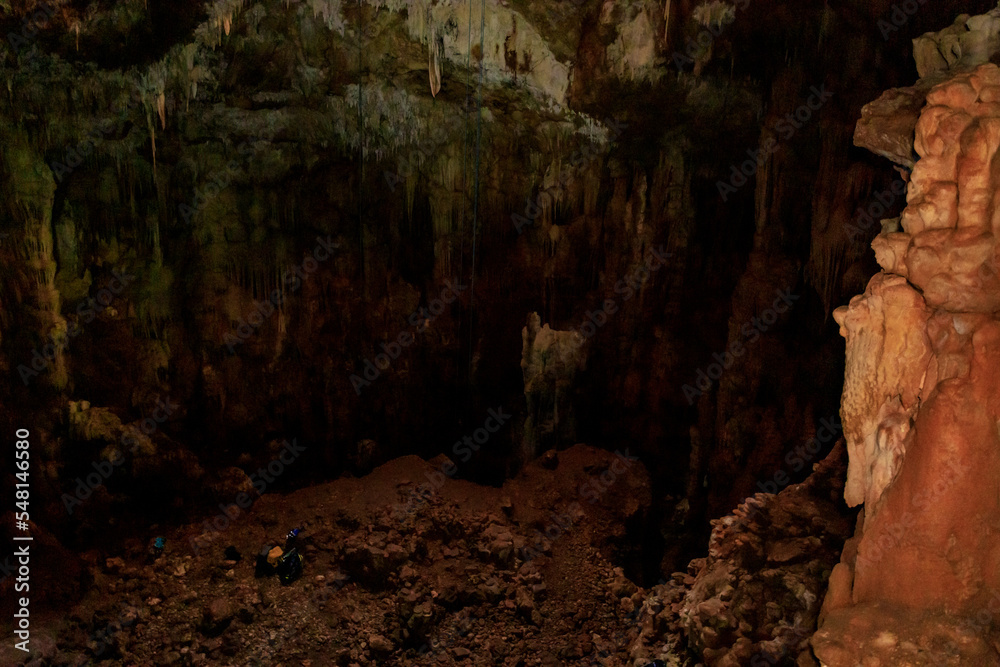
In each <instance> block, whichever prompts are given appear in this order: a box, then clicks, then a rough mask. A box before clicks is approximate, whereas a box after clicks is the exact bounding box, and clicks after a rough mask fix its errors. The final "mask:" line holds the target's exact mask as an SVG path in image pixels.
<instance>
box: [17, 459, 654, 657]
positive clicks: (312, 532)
mask: <svg viewBox="0 0 1000 667" xmlns="http://www.w3.org/2000/svg"><path fill="white" fill-rule="evenodd" d="M443 462H444V459H443V458H442V457H439V459H437V460H434V461H431V462H425V461H423V460H421V459H419V458H417V457H414V456H408V457H403V458H400V459H395V460H393V461H390V462H388V463H386V464H384V465H382V466H381V467H379V468H377V469H375V470H374V471H373V472H372V473H370V474H369V475H367V476H365V477H363V478H360V479H357V478H352V477H346V478H342V479H339V480H336V481H333V482H329V483H326V484H322V485H318V486H313V487H309V488H304V489H300V490H298V491H295V492H292V493H290V494H287V495H278V494H265V495H263V496H259V497H256V502H254V503H253V504H252V505H251V506H250V507H248V508H247V509H246V510H239V509H238V507H237V506H236V505H232V507H230V512H231V513H232V514H233V517H232V518H231V520H230V519H229V518H227V520H226V521H223V520H222V519H221V518H219V517H221V516H222V515H221V509H219V512H220V515H219V517H208V522H207V523H202V524H201V525H188V526H182V527H177V528H175V529H173V530H164V531H163V532H162V533H161V534H163V535H165V537H166V547H165V549H164V551H163V553H162V554H161V555H159V556H158V557H154V556H153V555H151V554H150V553H148V547H147V543H146V542H143V541H141V540H140V539H138V538H134V539H131V540H129V541H127V542H126V543H125V544H124V545H123V546H122V548H121V550H120V551H119V552H117V553H110V552H100V553H99V552H97V551H92V552H87V553H86V554H84V560H85V561H86V562H87V563H88V570H89V571H90V575H91V576H92V579H93V581H92V584H91V585H89V586H88V588H87V591H86V592H85V594H84V595H83V597H82V599H80V600H79V601H78V602H77V603H75V604H74V605H73V606H72V607H71V608H70V609H69V610H68V611H66V610H61V611H59V612H58V613H54V614H50V615H49V616H48V618H47V620H42V619H38V620H36V627H35V631H34V632H33V641H34V645H35V647H36V653H37V654H38V655H39V656H42V660H41V662H39V663H38V664H52V665H84V664H115V665H189V664H212V665H277V666H280V665H302V666H310V665H314V666H319V665H345V666H348V665H374V664H379V665H564V664H579V665H626V664H632V661H630V660H629V656H628V654H627V648H628V647H629V646H630V644H631V643H632V642H633V640H634V639H635V637H636V636H637V635H638V632H639V627H638V623H637V621H636V620H635V617H636V613H635V612H634V610H637V609H638V608H639V607H641V604H642V599H643V594H644V593H643V589H641V588H639V587H637V586H636V584H635V583H633V582H632V581H630V580H629V579H628V578H627V577H626V576H625V573H624V570H623V569H622V568H621V567H617V566H616V565H617V563H623V562H625V560H626V559H627V558H628V554H629V553H631V551H632V547H631V544H632V543H633V542H634V537H635V536H630V535H628V534H627V533H626V532H625V528H624V526H626V525H635V524H636V518H637V517H639V516H641V515H642V514H643V513H644V512H646V511H647V510H648V506H649V499H650V490H649V477H648V474H647V472H646V471H645V469H644V468H642V466H641V464H639V463H638V462H637V461H630V460H629V459H628V457H625V456H616V455H615V454H614V453H611V452H607V451H604V450H599V449H595V448H592V447H588V446H585V445H577V446H575V447H572V448H570V449H567V450H564V451H562V452H559V453H558V454H557V455H556V454H555V452H552V453H550V455H548V456H545V457H542V458H541V459H539V460H537V461H535V462H533V463H531V464H529V465H528V466H527V467H526V468H525V469H524V470H523V471H522V472H521V473H520V474H519V475H518V476H517V477H516V478H514V479H512V480H509V481H508V482H507V483H506V484H505V485H504V486H503V487H502V488H492V487H484V486H480V485H477V484H474V483H471V482H467V481H464V480H460V479H454V478H449V477H447V476H445V475H443V474H441V473H439V472H437V470H438V468H440V467H441V466H442V464H443ZM421 485H424V488H425V489H430V490H431V492H430V494H429V495H428V496H427V499H426V500H425V501H420V500H419V496H418V495H416V493H415V489H416V488H417V487H419V486H421ZM223 507H226V504H223ZM212 522H214V524H215V526H216V527H215V528H207V527H206V526H211V525H212ZM226 523H228V524H229V525H228V526H226ZM292 527H301V528H302V529H303V532H302V533H301V534H300V535H299V537H298V538H297V539H296V547H297V548H298V549H299V551H300V552H301V554H302V555H303V557H304V560H303V573H302V576H301V578H299V579H298V580H296V581H293V582H292V583H291V584H289V585H282V584H281V583H280V582H279V580H278V577H277V576H275V575H272V576H265V577H260V578H258V577H256V576H255V571H254V570H255V559H256V555H257V553H258V552H259V551H260V549H261V548H262V547H263V546H264V545H265V544H266V545H284V541H285V535H286V533H287V531H288V530H289V529H291V528H292ZM161 530H163V529H161ZM546 532H547V533H548V535H549V538H546V539H542V538H541V534H542V533H546ZM149 537H150V539H152V537H153V535H150V536H149ZM228 547H234V548H235V549H236V550H237V551H238V552H239V553H240V555H241V559H240V560H239V561H232V560H226V555H225V552H226V550H227V548H228ZM526 549H528V551H526ZM531 549H535V551H531ZM230 555H232V552H230ZM37 624H40V625H37ZM21 655H23V654H21ZM20 659H23V658H21V657H18V658H17V659H16V660H15V662H16V661H17V660H20ZM6 664H14V662H11V663H6ZM32 664H34V663H32Z"/></svg>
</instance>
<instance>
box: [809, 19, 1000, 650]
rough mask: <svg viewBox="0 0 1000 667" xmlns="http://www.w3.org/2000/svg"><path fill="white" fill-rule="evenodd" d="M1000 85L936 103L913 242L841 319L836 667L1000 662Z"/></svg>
mask: <svg viewBox="0 0 1000 667" xmlns="http://www.w3.org/2000/svg"><path fill="white" fill-rule="evenodd" d="M990 25H992V23H991V24H990ZM963 62H964V61H963ZM998 86H1000V68H998V67H997V66H995V65H993V64H982V65H979V66H977V67H975V68H974V69H964V70H961V71H957V72H953V73H951V74H950V75H948V77H947V79H946V80H944V81H942V82H940V83H938V84H937V85H935V86H934V87H933V88H932V89H931V90H930V92H929V93H928V94H927V106H926V107H924V109H923V111H922V112H921V115H920V118H919V120H918V121H917V123H916V124H915V137H914V148H915V150H916V152H917V153H918V154H919V156H920V159H919V160H918V161H917V162H916V163H915V165H914V167H913V172H912V174H911V177H910V183H909V188H908V192H907V207H906V209H905V210H904V211H903V213H902V215H901V217H900V224H901V226H902V229H903V231H902V232H896V231H890V230H888V229H887V230H885V231H884V232H883V233H882V234H881V235H880V236H879V237H878V238H876V240H875V241H874V242H873V243H872V247H873V248H874V249H875V252H876V259H877V260H878V262H879V264H880V265H881V266H882V267H883V269H884V270H885V272H883V273H881V274H879V275H877V276H875V277H874V278H872V280H871V282H870V283H869V284H868V288H867V289H866V291H865V294H864V295H861V296H858V297H855V298H854V299H852V300H851V303H850V305H849V306H846V307H841V308H838V309H837V311H836V312H835V314H834V316H835V318H836V320H837V322H838V323H839V324H840V325H841V334H842V335H844V337H845V338H846V339H847V366H846V377H845V383H844V394H843V400H842V406H841V414H842V417H843V423H844V434H845V437H846V439H847V444H848V452H849V454H850V464H849V468H848V479H847V485H846V491H845V498H846V499H847V501H848V503H849V504H851V505H858V504H861V503H864V513H863V518H862V520H860V521H859V525H858V530H857V534H856V536H855V538H854V539H853V540H851V543H850V546H849V548H847V549H845V551H844V554H843V555H842V558H841V564H840V565H838V566H837V568H836V569H835V570H834V573H833V575H832V576H831V583H830V589H829V591H828V594H827V598H826V601H825V603H824V608H823V613H822V621H821V629H820V632H818V633H817V634H816V635H815V636H814V638H813V642H812V643H813V647H814V650H815V653H816V656H817V657H818V658H819V659H820V662H821V663H822V664H824V665H829V666H830V667H839V666H845V667H846V666H853V665H855V664H858V663H859V662H860V661H861V660H862V658H864V660H865V661H866V662H865V663H864V664H869V663H870V664H893V665H925V664H926V665H932V664H933V665H950V664H956V665H958V664H969V665H971V664H976V665H988V664H989V665H996V664H1000V652H998V651H997V648H996V646H997V645H998V644H997V642H996V641H995V640H996V637H992V636H991V629H992V628H993V627H994V626H995V625H996V623H995V621H996V620H997V619H995V618H994V616H995V615H996V613H998V612H1000V608H998V609H992V608H991V607H990V605H991V604H992V603H993V602H996V601H1000V597H998V596H997V591H1000V567H998V566H1000V531H998V528H1000V523H998V519H997V518H996V517H998V516H1000V434H998V429H997V425H998V422H1000V372H998V371H1000V321H998V320H997V317H996V313H997V312H998V311H1000V282H998V280H997V266H998V264H997V242H996V233H997V229H998V228H1000V214H997V213H996V211H997V210H998V204H1000V200H998V198H997V195H996V193H997V192H998V191H1000V174H998V173H997V171H996V169H995V168H994V166H993V165H994V164H995V162H996V160H997V153H998V150H1000V107H998V105H997V99H1000V95H998V92H997V91H998ZM904 116H905V114H904ZM869 120H870V119H869ZM903 120H905V119H896V121H894V123H891V124H890V129H891V128H893V127H895V126H896V125H898V123H900V122H903ZM867 122H869V121H867V120H864V119H863V120H862V123H860V124H859V132H860V131H861V126H862V125H864V124H865V123H867ZM865 131H866V132H868V131H869V130H865ZM887 131H888V130H887ZM870 147H872V148H873V149H875V150H876V152H881V153H883V154H885V152H884V151H880V150H877V147H876V146H870ZM897 161H898V160H897ZM855 547H856V548H855Z"/></svg>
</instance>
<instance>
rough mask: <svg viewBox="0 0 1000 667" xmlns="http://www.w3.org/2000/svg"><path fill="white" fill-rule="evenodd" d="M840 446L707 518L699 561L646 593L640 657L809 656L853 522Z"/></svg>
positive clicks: (731, 663)
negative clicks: (792, 479) (799, 475)
mask: <svg viewBox="0 0 1000 667" xmlns="http://www.w3.org/2000/svg"><path fill="white" fill-rule="evenodd" d="M845 464H846V461H845V452H844V449H843V446H842V445H838V446H837V447H836V448H835V449H834V450H833V452H831V453H830V455H829V456H827V458H826V459H824V460H823V461H822V462H821V463H819V464H817V466H816V471H815V472H814V473H813V475H812V476H810V477H809V479H807V480H806V481H805V482H803V483H801V484H796V485H792V486H790V487H788V488H786V489H785V490H783V491H782V492H781V493H779V494H777V495H774V494H768V493H759V494H757V495H756V496H753V497H751V498H748V499H747V500H746V502H744V503H743V504H741V505H740V506H739V507H738V508H737V509H736V511H735V512H734V513H733V514H731V515H729V516H726V517H723V518H721V519H717V520H716V521H714V522H713V524H714V529H713V531H712V537H711V540H710V542H709V552H708V557H707V558H700V559H696V560H694V561H692V562H691V564H690V566H689V567H688V571H687V572H686V573H683V572H681V573H675V574H674V575H673V576H672V578H671V580H670V581H669V582H667V583H666V584H663V585H660V586H657V587H655V588H654V589H653V590H652V591H651V593H650V595H649V596H648V597H647V598H646V600H645V603H644V606H643V609H642V614H641V615H640V622H641V624H642V633H641V635H640V637H639V639H638V640H637V641H636V642H635V644H633V646H632V657H633V658H634V659H636V662H635V664H645V663H644V662H643V661H642V660H640V658H642V659H645V658H649V659H652V658H661V659H664V660H666V661H667V662H668V664H672V665H686V664H694V663H695V662H699V663H700V664H704V665H709V666H712V667H714V666H726V667H736V666H737V665H751V664H769V665H774V664H781V665H791V664H794V663H795V661H796V660H797V659H798V657H799V656H800V654H803V653H805V654H807V655H808V653H809V647H808V642H809V637H810V635H812V633H813V632H814V630H815V627H816V620H817V617H818V615H819V612H820V606H821V603H822V601H823V592H824V590H825V589H826V583H827V578H828V577H829V576H830V574H831V571H832V569H833V567H834V565H835V564H836V562H837V559H838V554H839V553H840V549H841V547H842V545H843V543H844V540H845V539H847V537H848V536H849V535H850V534H851V530H852V527H853V522H852V519H851V515H850V513H849V512H847V511H845V510H846V508H844V505H843V501H842V495H843V484H844V476H845Z"/></svg>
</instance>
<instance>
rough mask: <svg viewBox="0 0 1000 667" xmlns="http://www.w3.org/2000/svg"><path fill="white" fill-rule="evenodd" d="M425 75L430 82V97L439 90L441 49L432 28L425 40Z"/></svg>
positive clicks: (434, 95)
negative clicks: (426, 74)
mask: <svg viewBox="0 0 1000 667" xmlns="http://www.w3.org/2000/svg"><path fill="white" fill-rule="evenodd" d="M427 73H428V76H429V77H430V82H431V97H437V94H438V91H439V90H441V47H440V44H439V42H438V37H437V34H436V32H435V30H434V28H431V34H430V37H429V38H428V40H427Z"/></svg>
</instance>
